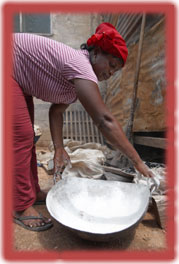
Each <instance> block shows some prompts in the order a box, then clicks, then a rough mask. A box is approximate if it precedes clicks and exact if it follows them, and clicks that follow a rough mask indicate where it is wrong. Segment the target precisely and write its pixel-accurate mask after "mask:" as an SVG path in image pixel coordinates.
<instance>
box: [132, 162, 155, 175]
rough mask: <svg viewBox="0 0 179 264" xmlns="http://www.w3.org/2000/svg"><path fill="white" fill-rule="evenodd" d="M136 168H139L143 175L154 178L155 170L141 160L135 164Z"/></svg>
mask: <svg viewBox="0 0 179 264" xmlns="http://www.w3.org/2000/svg"><path fill="white" fill-rule="evenodd" d="M134 166H135V168H136V170H138V171H139V172H140V173H141V174H142V175H144V176H145V177H149V178H153V177H154V174H153V172H152V171H151V170H150V169H149V167H148V166H147V165H145V163H144V162H143V161H142V160H141V161H140V162H139V163H137V164H135V165H134Z"/></svg>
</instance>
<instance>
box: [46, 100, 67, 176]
mask: <svg viewBox="0 0 179 264" xmlns="http://www.w3.org/2000/svg"><path fill="white" fill-rule="evenodd" d="M67 107H68V105H65V104H52V105H51V107H50V109H49V122H50V132H51V136H52V141H53V144H54V150H55V155H54V173H55V172H59V173H60V172H62V171H63V169H64V167H65V165H66V163H67V162H69V160H70V158H69V156H68V154H67V152H66V151H65V150H64V146H63V113H64V111H65V110H66V108H67Z"/></svg>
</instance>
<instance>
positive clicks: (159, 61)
mask: <svg viewBox="0 0 179 264" xmlns="http://www.w3.org/2000/svg"><path fill="white" fill-rule="evenodd" d="M141 18H142V14H121V15H119V16H118V19H117V15H114V16H113V15H112V16H110V20H108V21H109V22H110V23H112V22H115V23H112V24H113V25H114V26H116V27H117V29H118V31H119V32H120V33H121V35H122V34H123V36H124V38H126V40H127V43H128V44H127V45H128V49H129V55H128V59H127V63H126V65H125V67H124V68H123V70H122V72H120V73H116V74H115V75H114V76H113V77H112V78H110V80H109V81H108V88H107V92H106V98H105V101H106V104H107V106H108V107H109V109H110V110H111V111H112V113H113V114H114V115H115V117H116V118H117V119H118V121H119V122H120V123H121V124H122V125H123V127H126V125H127V120H128V118H129V113H130V107H131V102H132V91H133V86H134V74H135V69H136V58H137V52H138V40H139V34H140V26H141ZM105 21H106V20H105ZM165 90H166V80H165V19H164V17H163V15H161V14H157V15H147V20H146V27H145V35H144V42H143V51H142V58H141V66H140V74H139V83H138V104H137V109H136V114H135V120H134V131H164V130H165V92H166V91H165Z"/></svg>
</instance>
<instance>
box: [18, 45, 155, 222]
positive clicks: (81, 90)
mask: <svg viewBox="0 0 179 264" xmlns="http://www.w3.org/2000/svg"><path fill="white" fill-rule="evenodd" d="M90 61H91V65H92V67H93V70H94V72H95V74H96V76H97V78H98V80H99V81H103V80H107V79H109V78H110V77H111V76H112V75H113V74H114V73H115V72H116V71H118V70H120V69H121V66H122V63H121V61H120V60H119V59H117V58H114V57H113V56H112V55H109V54H104V53H103V52H102V51H101V50H100V49H99V48H96V49H94V50H92V51H91V53H90ZM71 82H72V83H73V84H74V85H75V88H76V93H77V96H78V99H79V100H80V102H81V104H82V105H83V106H84V108H85V109H86V111H87V112H88V114H89V115H90V116H91V118H92V119H93V121H94V123H95V124H96V125H97V127H98V128H99V130H100V131H101V132H102V134H103V135H104V137H106V138H107V139H108V140H109V142H111V144H112V145H113V146H114V147H115V148H117V149H119V150H120V151H122V152H123V153H124V154H125V155H126V156H127V157H128V158H129V159H130V160H131V161H132V162H133V164H134V166H135V168H136V169H137V170H138V171H139V172H140V173H141V174H143V175H144V176H146V177H153V174H152V172H151V171H150V170H149V168H148V167H147V166H146V165H145V164H144V163H143V161H142V160H141V158H140V157H139V155H138V153H137V152H136V150H135V149H134V147H133V146H132V145H131V144H130V142H129V141H128V139H127V138H126V136H125V134H124V132H123V130H122V128H121V126H120V124H119V122H118V121H117V120H116V119H115V118H114V116H113V115H112V114H111V113H110V111H109V110H108V108H107V107H106V105H105V104H104V102H103V100H102V97H101V95H100V92H99V88H98V86H97V84H96V83H94V82H92V81H88V80H84V79H73V80H71ZM67 107H68V105H65V104H52V105H51V107H50V110H49V120H50V130H51V135H52V140H53V143H54V149H55V155H54V173H55V172H59V173H62V171H63V170H64V168H65V166H66V165H67V163H68V162H70V157H69V155H68V154H67V152H66V151H65V150H64V146H63V135H62V129H63V113H64V111H65V110H66V109H67ZM45 197H46V194H45V193H43V192H39V193H38V194H37V200H43V199H45ZM16 214H18V215H21V216H31V215H34V216H38V215H39V213H38V212H37V211H36V210H35V208H34V207H33V206H31V207H29V208H27V209H26V210H24V211H23V212H16ZM50 221H51V219H47V218H44V220H24V223H25V224H26V225H29V226H41V225H44V224H45V223H48V222H50Z"/></svg>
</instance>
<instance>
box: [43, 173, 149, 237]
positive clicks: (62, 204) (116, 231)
mask: <svg viewBox="0 0 179 264" xmlns="http://www.w3.org/2000/svg"><path fill="white" fill-rule="evenodd" d="M149 197H150V192H149V189H148V187H147V186H145V185H139V184H134V183H127V182H117V181H105V180H94V179H86V178H85V179H84V178H76V177H66V178H64V179H62V180H60V181H59V182H57V183H56V184H55V185H54V186H53V187H52V189H51V190H50V191H49V192H48V195H47V201H46V205H47V209H48V211H49V213H50V214H51V216H52V217H53V218H55V219H56V220H57V221H58V222H60V223H61V224H63V225H64V226H66V227H68V228H69V229H71V230H72V231H74V232H76V233H77V234H78V235H79V236H81V237H83V238H85V239H89V240H96V241H107V240H109V239H113V238H117V237H121V236H123V235H124V236H125V235H127V234H128V233H130V232H131V231H132V230H134V229H135V227H136V225H137V224H138V223H139V222H140V220H141V219H142V217H143V216H144V214H145V212H146V210H147V208H148V203H149Z"/></svg>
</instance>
